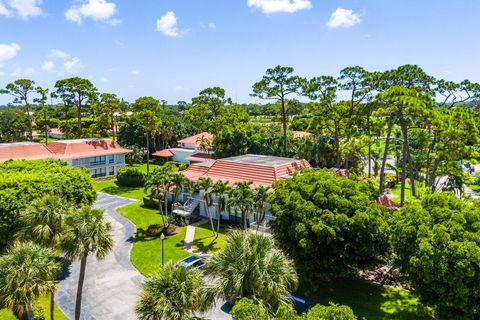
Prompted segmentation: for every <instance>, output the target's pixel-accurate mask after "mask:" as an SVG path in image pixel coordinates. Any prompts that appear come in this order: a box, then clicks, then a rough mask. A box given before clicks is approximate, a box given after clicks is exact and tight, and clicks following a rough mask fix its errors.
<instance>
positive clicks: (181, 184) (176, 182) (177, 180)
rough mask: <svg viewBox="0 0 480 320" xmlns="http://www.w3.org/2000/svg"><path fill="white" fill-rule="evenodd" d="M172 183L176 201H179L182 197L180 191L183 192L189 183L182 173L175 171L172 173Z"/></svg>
mask: <svg viewBox="0 0 480 320" xmlns="http://www.w3.org/2000/svg"><path fill="white" fill-rule="evenodd" d="M171 181H172V184H173V186H174V188H175V189H174V190H175V191H174V194H175V202H178V198H179V197H180V193H182V192H183V189H185V187H186V185H187V181H188V180H187V178H186V177H185V176H184V175H183V174H181V173H175V174H173V175H172V180H171Z"/></svg>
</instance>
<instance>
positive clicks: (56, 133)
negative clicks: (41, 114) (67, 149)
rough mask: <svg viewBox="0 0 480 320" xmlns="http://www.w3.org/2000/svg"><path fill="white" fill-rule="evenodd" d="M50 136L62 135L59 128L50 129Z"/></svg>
mask: <svg viewBox="0 0 480 320" xmlns="http://www.w3.org/2000/svg"><path fill="white" fill-rule="evenodd" d="M50 134H55V135H62V136H63V135H64V133H63V132H62V130H60V129H59V128H52V129H50Z"/></svg>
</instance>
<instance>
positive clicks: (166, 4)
mask: <svg viewBox="0 0 480 320" xmlns="http://www.w3.org/2000/svg"><path fill="white" fill-rule="evenodd" d="M479 12H480V1H478V0H455V1H453V0H421V1H419V0H363V1H361V0H351V1H339V0H338V1H337V0H136V1H134V0H72V1H70V0H43V1H42V0H0V87H4V86H5V85H6V84H7V83H9V82H12V81H14V80H15V79H18V78H29V79H32V80H34V81H35V82H36V84H37V85H40V86H45V87H50V88H52V87H53V85H54V83H55V81H56V80H58V79H63V78H68V77H74V76H79V77H85V78H88V79H90V80H91V81H92V82H93V83H94V85H95V86H96V87H97V88H98V90H99V91H100V92H112V93H116V94H118V95H119V96H120V97H122V98H124V99H126V100H128V101H133V100H135V99H136V98H138V97H140V96H145V95H148V96H153V97H155V98H157V99H163V100H167V101H168V102H169V103H176V102H177V101H179V100H184V101H189V100H190V99H191V97H193V96H196V95H197V94H198V92H199V91H200V90H202V89H204V88H206V87H211V86H220V87H223V88H225V89H226V92H227V95H228V96H229V97H231V98H232V100H233V101H235V102H239V103H243V102H255V101H257V100H256V98H253V97H250V93H251V88H252V85H253V83H255V82H256V81H258V80H260V79H261V77H262V75H263V74H264V73H265V70H266V69H267V68H270V67H274V66H276V65H284V66H291V67H293V68H294V69H295V73H296V74H298V75H300V76H305V77H313V76H319V75H333V76H338V72H339V71H340V70H341V69H342V68H344V67H346V66H354V65H360V66H362V67H364V68H366V69H367V70H371V71H382V70H387V69H391V68H395V67H397V66H399V65H402V64H407V63H409V64H417V65H419V66H420V67H422V68H423V69H424V70H425V71H426V72H427V73H429V74H431V75H433V76H435V77H438V78H444V79H448V80H452V81H461V80H463V79H469V80H471V81H475V82H480V59H479V58H478V52H479V51H480V41H478V40H477V38H478V34H479V33H480V19H478V13H479ZM10 101H11V99H10V98H9V97H7V96H2V97H0V104H2V103H7V102H10Z"/></svg>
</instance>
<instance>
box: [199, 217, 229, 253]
mask: <svg viewBox="0 0 480 320" xmlns="http://www.w3.org/2000/svg"><path fill="white" fill-rule="evenodd" d="M215 228H216V225H215ZM226 243H227V235H226V231H225V227H224V226H222V225H221V226H220V232H219V235H218V238H216V239H215V238H214V237H213V233H212V228H211V226H210V222H209V223H206V224H202V225H200V226H197V227H196V228H195V240H193V243H192V247H193V248H195V249H198V250H200V251H202V252H206V253H210V254H215V253H218V252H220V251H221V250H223V248H225V245H226Z"/></svg>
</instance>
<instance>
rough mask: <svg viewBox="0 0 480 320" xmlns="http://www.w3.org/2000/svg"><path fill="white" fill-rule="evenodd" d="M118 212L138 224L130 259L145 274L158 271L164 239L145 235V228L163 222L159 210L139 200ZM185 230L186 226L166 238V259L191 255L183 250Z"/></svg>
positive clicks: (178, 258) (176, 259) (175, 259)
mask: <svg viewBox="0 0 480 320" xmlns="http://www.w3.org/2000/svg"><path fill="white" fill-rule="evenodd" d="M118 212H119V213H120V214H122V215H123V216H124V217H126V218H128V219H129V220H130V221H132V222H133V223H134V224H135V225H136V226H137V234H136V237H135V242H134V244H133V249H132V252H131V253H130V260H131V261H132V263H133V265H134V266H135V268H137V269H138V271H140V272H141V273H142V274H143V275H149V274H152V273H154V272H156V271H158V269H159V268H160V266H161V265H162V240H160V239H159V238H151V237H148V236H146V235H145V230H146V229H147V228H148V226H149V225H151V224H161V223H162V222H163V219H162V216H161V215H160V214H159V213H158V210H155V209H149V208H145V207H143V206H142V203H141V202H137V203H134V204H131V205H128V206H125V207H122V208H119V209H118ZM185 231H186V228H185V227H183V228H180V231H179V232H178V233H177V234H175V235H172V236H169V237H167V238H166V239H165V240H164V241H165V242H164V246H165V252H164V254H165V261H169V260H172V261H175V262H176V261H179V260H181V259H183V258H186V257H188V256H189V255H190V254H189V253H188V252H186V251H185V250H183V241H184V239H185Z"/></svg>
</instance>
